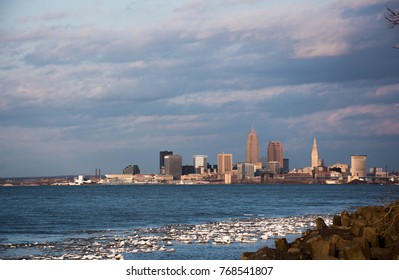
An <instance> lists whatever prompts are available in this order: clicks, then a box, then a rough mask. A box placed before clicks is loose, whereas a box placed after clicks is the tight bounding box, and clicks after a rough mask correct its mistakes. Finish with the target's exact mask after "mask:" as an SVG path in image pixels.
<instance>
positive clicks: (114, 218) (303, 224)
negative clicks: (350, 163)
mask: <svg viewBox="0 0 399 280" xmlns="http://www.w3.org/2000/svg"><path fill="white" fill-rule="evenodd" d="M396 188H397V187H396ZM398 197H399V195H398V190H397V189H395V187H386V186H378V185H368V186H367V185H360V186H359V185H356V186H348V185H337V186H332V185H200V186H195V185H194V186H193V185H190V186H175V185H173V186H172V185H147V186H73V187H72V186H62V187H59V186H57V187H49V186H41V187H3V188H0V200H1V206H0V259H23V258H24V259H114V258H124V259H238V258H239V257H240V255H241V253H242V252H244V251H254V250H256V249H258V248H260V247H261V246H264V245H268V246H273V244H274V241H273V239H274V238H278V237H281V236H286V237H288V239H294V238H295V237H297V236H298V235H299V234H300V232H301V231H303V230H305V229H306V228H308V227H309V226H312V223H313V221H314V220H315V218H316V217H317V216H321V217H323V218H324V219H325V220H326V221H327V222H329V221H331V218H332V215H333V214H335V213H339V212H341V211H342V210H348V211H353V210H355V209H356V207H358V206H363V205H370V204H382V203H383V202H387V201H388V200H394V199H396V198H398Z"/></svg>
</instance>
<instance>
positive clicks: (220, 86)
mask: <svg viewBox="0 0 399 280" xmlns="http://www.w3.org/2000/svg"><path fill="white" fill-rule="evenodd" d="M386 7H390V8H392V9H394V10H396V9H397V8H399V7H398V4H397V2H395V1H383V0H358V1H342V0H327V1H317V0H314V1H296V2H295V3H292V1H288V0H284V1H278V2H270V1H259V0H254V1H245V0H226V1H223V2H221V1H192V0H183V1H180V0H179V1H175V0H172V1H168V2H167V3H166V2H164V1H134V0H131V1H124V0H119V1H116V2H115V1H114V2H112V3H111V2H109V1H104V0H82V1H76V0H71V1H67V2H59V1H56V2H54V1H47V0H37V1H20V0H16V1H8V0H6V1H2V3H1V4H0V23H1V24H0V38H1V41H2V45H1V46H0V50H1V52H2V56H1V67H0V84H1V89H0V129H1V131H2V132H1V134H0V177H24V176H47V175H49V176H52V175H54V176H56V175H63V174H80V173H84V174H91V173H93V172H94V170H95V169H96V168H100V169H101V170H102V173H103V174H105V173H116V172H121V170H122V169H123V168H124V167H126V166H128V165H129V164H136V163H137V164H139V166H140V170H141V172H142V173H158V172H159V151H163V150H166V149H168V150H171V151H174V152H176V153H177V154H179V155H181V156H182V157H183V161H184V164H191V162H192V156H193V155H195V154H199V155H201V154H206V155H208V159H209V162H211V163H215V161H216V158H217V155H218V154H219V153H223V152H225V153H231V154H233V157H234V160H235V162H244V161H245V160H246V151H245V143H246V137H245V136H246V133H247V132H248V128H250V127H251V125H252V124H253V126H254V127H255V128H256V131H257V136H258V142H259V156H260V157H265V156H267V154H266V149H267V143H269V142H270V141H274V140H276V139H277V140H278V141H281V143H283V145H284V157H286V158H289V159H290V161H289V163H290V169H294V168H300V167H304V166H309V153H310V149H311V148H312V146H311V142H312V140H313V138H314V137H317V141H318V143H319V144H320V145H319V147H318V148H319V154H320V155H322V157H323V159H324V161H325V164H326V165H328V164H333V163H337V162H341V163H346V164H349V165H350V161H351V155H356V154H359V155H362V154H365V155H367V166H368V167H374V166H376V167H385V166H386V165H387V166H388V169H389V170H399V160H398V159H399V148H398V143H399V122H398V121H397V120H398V119H399V97H398V96H399V72H398V70H397V61H398V59H399V50H398V49H395V48H393V46H395V45H396V44H397V43H398V40H397V35H398V29H396V28H395V29H390V28H388V25H387V22H386V20H385V18H384V15H385V13H386V11H387V10H386ZM291 11H294V12H291ZM327 15H328V16H327ZM287 17H289V18H288V19H287ZM309 143H310V145H309Z"/></svg>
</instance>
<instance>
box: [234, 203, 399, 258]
mask: <svg viewBox="0 0 399 280" xmlns="http://www.w3.org/2000/svg"><path fill="white" fill-rule="evenodd" d="M315 223H316V226H315V228H314V229H312V230H311V229H309V230H307V231H306V232H304V233H303V235H302V236H301V237H300V238H297V239H296V240H295V241H293V242H292V243H288V242H287V240H286V239H285V238H280V239H276V240H275V249H272V248H268V247H263V248H261V249H259V250H258V251H256V252H245V253H243V254H242V255H241V259H242V260H399V199H398V200H397V201H396V202H395V203H391V204H389V205H386V206H365V207H361V208H359V209H358V210H357V211H355V212H353V213H351V214H349V213H348V212H346V211H344V212H342V213H341V214H340V215H335V216H334V219H333V223H332V225H331V226H327V225H326V224H325V222H324V221H323V219H322V218H317V219H316V221H315Z"/></svg>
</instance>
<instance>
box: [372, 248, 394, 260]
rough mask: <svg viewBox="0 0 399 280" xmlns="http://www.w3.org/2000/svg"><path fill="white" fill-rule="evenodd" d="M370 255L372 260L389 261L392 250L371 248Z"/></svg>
mask: <svg viewBox="0 0 399 280" xmlns="http://www.w3.org/2000/svg"><path fill="white" fill-rule="evenodd" d="M370 255H371V259H372V260H390V259H392V249H387V248H371V249H370Z"/></svg>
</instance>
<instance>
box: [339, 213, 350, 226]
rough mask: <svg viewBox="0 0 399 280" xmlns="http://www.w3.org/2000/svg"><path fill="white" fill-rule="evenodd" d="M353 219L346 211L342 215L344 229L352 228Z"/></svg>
mask: <svg viewBox="0 0 399 280" xmlns="http://www.w3.org/2000/svg"><path fill="white" fill-rule="evenodd" d="M351 220H352V219H351V217H350V216H349V213H348V212H346V211H344V212H342V213H341V225H342V226H344V227H350V226H351Z"/></svg>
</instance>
